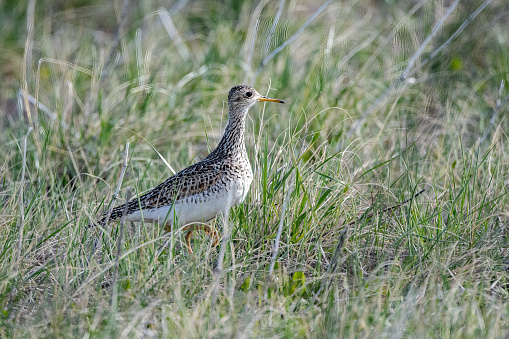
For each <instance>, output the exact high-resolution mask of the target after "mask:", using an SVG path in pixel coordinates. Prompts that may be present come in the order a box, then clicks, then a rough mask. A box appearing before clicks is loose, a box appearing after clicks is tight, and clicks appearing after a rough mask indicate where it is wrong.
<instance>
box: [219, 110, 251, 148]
mask: <svg viewBox="0 0 509 339" xmlns="http://www.w3.org/2000/svg"><path fill="white" fill-rule="evenodd" d="M247 110H248V109H244V110H242V111H238V110H235V111H232V110H231V109H230V112H229V116H228V125H226V129H225V130H224V134H223V137H222V138H221V141H220V142H219V144H218V145H217V147H216V149H215V150H214V151H213V152H212V153H211V154H210V156H213V155H216V156H217V155H221V156H223V157H224V156H238V155H246V156H247V152H246V144H245V143H244V134H245V131H246V114H247Z"/></svg>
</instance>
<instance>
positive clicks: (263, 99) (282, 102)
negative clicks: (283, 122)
mask: <svg viewBox="0 0 509 339" xmlns="http://www.w3.org/2000/svg"><path fill="white" fill-rule="evenodd" d="M258 101H272V102H279V103H280V104H284V103H285V102H284V101H283V100H279V99H272V98H267V97H259V98H258Z"/></svg>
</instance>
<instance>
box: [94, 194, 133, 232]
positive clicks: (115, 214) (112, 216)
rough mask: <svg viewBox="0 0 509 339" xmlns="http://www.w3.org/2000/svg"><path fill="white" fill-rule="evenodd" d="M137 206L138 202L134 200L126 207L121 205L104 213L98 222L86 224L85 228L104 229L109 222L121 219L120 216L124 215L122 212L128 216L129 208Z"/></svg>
mask: <svg viewBox="0 0 509 339" xmlns="http://www.w3.org/2000/svg"><path fill="white" fill-rule="evenodd" d="M137 204H138V201H136V200H134V201H130V202H128V203H127V206H126V205H125V204H123V205H120V206H117V207H115V208H113V209H112V210H111V211H106V212H104V213H103V214H102V215H101V217H100V219H99V220H98V221H96V222H93V223H90V224H88V225H87V227H86V228H91V227H94V226H102V227H104V226H105V225H106V224H107V223H109V222H112V221H116V220H120V219H121V218H122V216H123V215H124V212H125V213H126V215H128V214H129V210H130V209H131V208H133V207H135V206H137ZM126 207H127V209H126Z"/></svg>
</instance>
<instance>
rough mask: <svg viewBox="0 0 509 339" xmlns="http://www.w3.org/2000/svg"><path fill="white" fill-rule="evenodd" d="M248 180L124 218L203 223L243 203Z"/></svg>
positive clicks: (231, 183)
mask: <svg viewBox="0 0 509 339" xmlns="http://www.w3.org/2000/svg"><path fill="white" fill-rule="evenodd" d="M251 181H252V179H251V178H249V179H248V180H245V181H243V182H229V184H228V185H226V186H222V187H220V186H217V189H214V188H211V189H209V190H207V191H204V192H202V193H199V194H195V195H192V196H189V197H186V198H184V199H181V200H177V201H176V202H175V203H174V205H172V206H162V207H158V208H156V209H145V210H142V211H135V212H133V213H131V214H129V215H128V216H127V220H129V221H141V220H144V221H145V222H155V223H159V224H164V225H173V224H175V222H177V223H178V224H179V225H186V224H189V223H193V222H206V221H208V220H210V219H213V218H215V217H216V215H217V214H218V213H221V212H223V213H224V212H225V211H228V210H229V209H230V208H231V207H232V206H234V205H236V204H238V203H241V202H242V201H244V198H245V197H246V195H247V192H248V190H249V186H251Z"/></svg>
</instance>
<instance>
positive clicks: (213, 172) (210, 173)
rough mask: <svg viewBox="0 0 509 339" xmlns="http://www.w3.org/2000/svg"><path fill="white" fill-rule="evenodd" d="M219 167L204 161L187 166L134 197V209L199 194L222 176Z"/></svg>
mask: <svg viewBox="0 0 509 339" xmlns="http://www.w3.org/2000/svg"><path fill="white" fill-rule="evenodd" d="M221 167H222V166H221V165H219V164H217V163H216V164H211V163H206V162H199V163H197V164H194V165H192V166H190V167H187V168H185V169H183V170H182V171H180V172H178V173H177V174H175V175H174V176H172V177H170V178H168V179H167V180H166V181H164V182H163V183H161V184H160V185H158V186H156V187H155V188H154V189H152V190H151V191H149V192H147V193H145V194H144V195H142V196H140V197H139V199H134V201H135V204H136V209H138V208H140V207H141V209H151V208H156V207H159V206H167V205H171V204H173V202H174V201H177V200H180V199H184V198H186V197H189V196H191V195H195V194H199V193H201V192H203V191H205V190H207V189H208V188H209V187H211V186H213V185H214V184H215V183H216V182H217V181H219V180H220V179H221V178H222V177H223V174H224V172H223V171H222V170H221V169H222V168H221ZM133 207H134V206H133Z"/></svg>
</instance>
